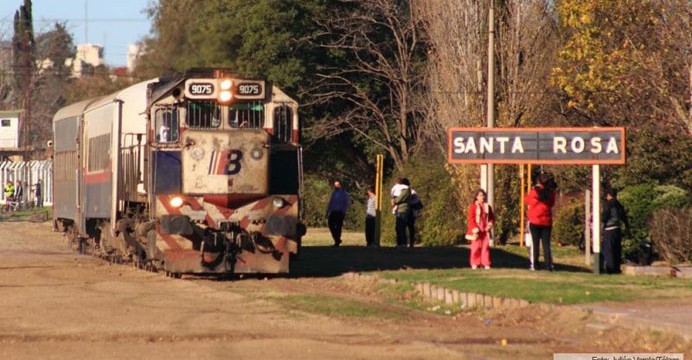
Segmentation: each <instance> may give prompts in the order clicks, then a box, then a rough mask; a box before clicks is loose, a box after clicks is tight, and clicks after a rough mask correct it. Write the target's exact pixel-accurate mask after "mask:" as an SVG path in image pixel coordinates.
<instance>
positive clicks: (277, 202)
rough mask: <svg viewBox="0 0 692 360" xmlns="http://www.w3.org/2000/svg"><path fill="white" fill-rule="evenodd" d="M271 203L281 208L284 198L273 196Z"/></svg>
mask: <svg viewBox="0 0 692 360" xmlns="http://www.w3.org/2000/svg"><path fill="white" fill-rule="evenodd" d="M272 205H274V207H275V208H282V207H284V206H285V205H286V200H284V199H282V198H280V197H275V198H274V199H273V200H272Z"/></svg>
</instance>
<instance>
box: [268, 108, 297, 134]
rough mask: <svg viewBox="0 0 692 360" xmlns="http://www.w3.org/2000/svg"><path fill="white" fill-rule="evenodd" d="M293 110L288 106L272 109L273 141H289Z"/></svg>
mask: <svg viewBox="0 0 692 360" xmlns="http://www.w3.org/2000/svg"><path fill="white" fill-rule="evenodd" d="M292 119H293V110H291V108H290V107H289V106H288V105H281V106H279V107H277V108H275V109H274V132H273V134H274V141H275V142H280V143H286V142H290V141H291V133H292V127H291V124H292V123H293V121H292Z"/></svg>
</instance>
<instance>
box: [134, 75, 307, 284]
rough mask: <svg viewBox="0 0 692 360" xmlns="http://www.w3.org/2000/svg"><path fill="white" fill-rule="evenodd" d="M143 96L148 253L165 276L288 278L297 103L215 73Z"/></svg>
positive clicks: (294, 235) (296, 201)
mask: <svg viewBox="0 0 692 360" xmlns="http://www.w3.org/2000/svg"><path fill="white" fill-rule="evenodd" d="M150 90H151V91H150V94H151V95H150V96H151V101H150V105H149V110H148V114H149V121H148V123H149V137H150V144H151V146H150V152H149V160H148V163H149V166H148V167H147V169H148V170H149V174H148V176H147V178H148V181H147V184H148V186H147V187H148V189H146V192H147V194H148V195H149V199H150V200H149V201H150V212H151V219H152V220H151V221H149V222H147V223H142V224H140V225H139V226H138V229H137V231H136V232H137V233H138V234H139V235H140V238H146V244H145V247H146V248H147V250H146V253H147V254H146V256H147V257H148V258H156V259H157V260H158V262H159V264H158V267H161V268H163V269H164V270H165V271H166V272H167V273H170V274H184V273H192V274H224V273H286V272H288V270H289V258H290V254H292V253H293V254H295V253H297V252H298V250H299V245H300V238H301V236H302V235H303V233H304V227H303V226H302V224H301V221H300V219H301V217H300V215H301V202H300V199H301V198H300V192H301V183H302V181H301V175H302V171H301V166H302V161H301V149H300V145H299V143H298V140H299V139H298V119H297V103H296V102H295V101H294V100H292V99H291V98H289V97H288V96H286V95H285V94H284V93H283V92H281V90H279V89H278V88H275V87H273V86H271V85H270V84H268V83H267V82H265V81H258V80H248V79H238V78H237V77H230V76H228V75H227V74H224V73H223V72H219V71H214V72H208V73H195V74H188V75H186V76H185V77H183V78H179V79H175V80H171V81H168V82H161V83H158V84H156V85H155V86H152V88H151V89H150Z"/></svg>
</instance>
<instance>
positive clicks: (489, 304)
mask: <svg viewBox="0 0 692 360" xmlns="http://www.w3.org/2000/svg"><path fill="white" fill-rule="evenodd" d="M343 276H344V277H345V278H346V279H351V280H370V281H377V282H381V283H386V284H396V283H398V282H399V281H398V280H396V279H383V278H381V277H379V276H374V275H366V274H360V273H355V272H348V273H345V274H344V275H343ZM413 284H414V287H415V289H416V292H418V294H420V295H421V296H423V298H425V299H427V300H435V301H439V302H441V303H443V304H445V305H449V306H458V307H459V308H461V309H469V310H470V309H476V308H479V309H480V308H485V309H489V308H518V307H526V306H529V305H531V302H530V301H528V300H523V299H515V298H504V297H499V296H491V295H486V294H481V293H472V292H464V291H459V290H451V289H447V288H444V287H442V286H439V285H433V284H431V283H429V282H424V283H418V282H413Z"/></svg>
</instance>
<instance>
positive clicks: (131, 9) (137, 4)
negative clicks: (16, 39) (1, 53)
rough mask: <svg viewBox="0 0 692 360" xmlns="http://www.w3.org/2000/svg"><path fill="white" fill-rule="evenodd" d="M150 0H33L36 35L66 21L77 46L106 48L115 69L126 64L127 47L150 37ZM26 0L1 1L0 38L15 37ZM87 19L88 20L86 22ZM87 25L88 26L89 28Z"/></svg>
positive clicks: (107, 56)
mask: <svg viewBox="0 0 692 360" xmlns="http://www.w3.org/2000/svg"><path fill="white" fill-rule="evenodd" d="M149 2H150V1H149V0H32V2H31V3H32V7H33V16H34V32H35V33H36V34H38V33H41V32H45V31H48V30H50V29H52V28H53V27H54V26H53V24H55V21H64V22H65V23H66V24H67V30H68V31H69V32H70V33H71V34H72V37H73V39H74V43H75V45H77V44H83V43H90V44H97V45H101V46H103V47H104V50H103V56H104V60H105V62H106V64H107V65H109V66H112V67H117V66H125V65H127V46H128V45H129V44H134V43H136V42H138V41H140V40H141V39H142V38H143V37H144V36H147V35H148V34H149V30H150V28H151V22H150V21H149V19H148V18H147V15H146V14H145V13H144V9H145V8H146V7H147V4H148V3H149ZM23 4H24V0H0V39H3V40H9V39H11V38H12V32H13V29H12V27H13V22H14V13H15V12H16V11H17V10H18V9H19V7H20V6H21V5H23ZM85 19H88V21H85ZM86 25H88V26H86Z"/></svg>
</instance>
